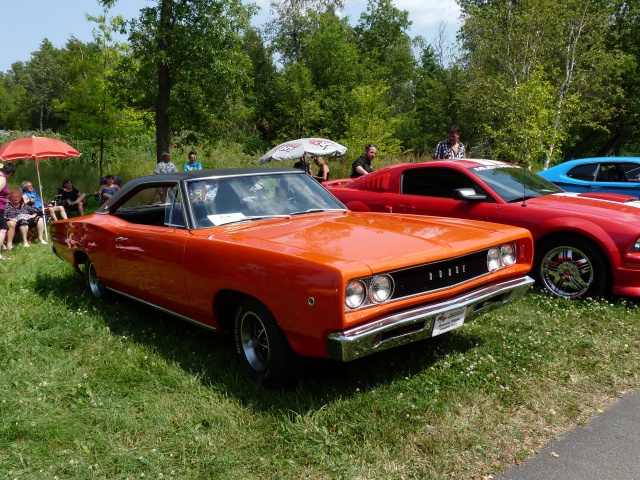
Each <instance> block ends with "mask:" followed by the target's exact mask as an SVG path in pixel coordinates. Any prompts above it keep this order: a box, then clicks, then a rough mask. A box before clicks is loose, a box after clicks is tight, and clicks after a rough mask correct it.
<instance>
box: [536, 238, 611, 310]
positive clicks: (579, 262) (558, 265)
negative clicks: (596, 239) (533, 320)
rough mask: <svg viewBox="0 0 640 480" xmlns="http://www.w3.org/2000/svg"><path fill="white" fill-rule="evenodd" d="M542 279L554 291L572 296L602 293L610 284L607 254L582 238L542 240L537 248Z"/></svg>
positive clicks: (572, 297) (589, 295)
mask: <svg viewBox="0 0 640 480" xmlns="http://www.w3.org/2000/svg"><path fill="white" fill-rule="evenodd" d="M536 256H537V257H538V258H539V260H538V261H537V262H535V265H537V269H538V275H537V276H538V280H539V281H540V284H541V286H542V287H543V288H545V289H547V290H548V291H549V292H550V293H551V294H553V295H556V296H558V297H562V298H566V299H569V300H573V299H577V298H586V297H594V298H595V297H598V296H600V295H603V294H604V293H605V290H606V288H607V286H608V284H609V276H610V273H609V268H608V266H607V257H606V256H605V254H604V253H603V252H601V251H600V250H599V249H598V248H597V247H596V246H594V245H592V244H591V243H590V242H588V241H587V240H584V239H581V238H575V239H569V238H559V239H556V240H551V241H547V242H545V243H543V244H541V245H540V246H539V247H538V249H537V252H536Z"/></svg>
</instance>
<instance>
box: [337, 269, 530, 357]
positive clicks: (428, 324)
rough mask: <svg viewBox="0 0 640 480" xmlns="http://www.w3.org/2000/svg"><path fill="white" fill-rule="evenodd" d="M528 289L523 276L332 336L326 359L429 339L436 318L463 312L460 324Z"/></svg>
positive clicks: (514, 297) (526, 280)
mask: <svg viewBox="0 0 640 480" xmlns="http://www.w3.org/2000/svg"><path fill="white" fill-rule="evenodd" d="M531 285H533V279H532V278H530V277H528V276H525V277H522V278H517V279H515V280H509V281H507V282H502V283H499V284H496V285H491V286H489V287H484V288H480V289H478V290H474V291H473V292H469V293H466V294H464V295H460V296H459V297H456V298H451V299H449V300H446V301H443V302H439V303H434V304H430V305H427V306H424V307H420V308H416V309H414V310H408V311H406V312H401V313H397V314H395V315H391V316H389V317H385V318H381V319H378V320H375V321H373V322H371V323H367V324H365V325H358V326H357V327H354V328H351V329H349V330H345V331H343V332H336V333H332V334H331V335H329V338H328V341H327V346H328V349H329V355H330V356H331V358H333V359H334V360H341V361H343V362H348V361H351V360H355V359H357V358H362V357H365V356H367V355H371V354H372V353H376V352H379V351H382V350H387V349H389V348H393V347H397V346H399V345H405V344H407V343H412V342H416V341H418V340H422V339H424V338H429V337H431V336H433V335H432V332H433V325H434V322H435V319H436V317H437V316H438V315H442V314H445V315H446V314H447V313H451V312H455V311H456V310H461V309H462V308H464V309H465V313H464V323H467V322H469V321H470V320H472V319H474V318H475V317H477V316H478V315H480V314H482V313H485V312H489V311H491V310H493V309H495V308H498V307H501V306H502V305H505V304H507V303H511V302H514V301H516V300H518V299H520V298H521V297H522V296H523V295H524V294H525V293H526V292H527V290H529V288H530V287H531Z"/></svg>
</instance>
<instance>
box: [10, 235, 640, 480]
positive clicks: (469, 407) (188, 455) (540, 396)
mask: <svg viewBox="0 0 640 480" xmlns="http://www.w3.org/2000/svg"><path fill="white" fill-rule="evenodd" d="M10 256H11V257H12V260H10V261H6V262H0V287H1V288H2V291H3V292H4V294H3V295H2V297H1V298H0V305H1V308H2V311H3V312H4V314H3V315H2V319H1V320H0V332H1V334H0V365H2V368H1V369H0V476H2V478H8V479H14V478H18V479H55V478H59V479H69V478H73V479H85V478H86V479H95V478H100V479H139V478H164V479H168V478H174V479H202V478H216V479H285V478H308V479H336V478H344V479H373V478H376V479H387V478H389V479H399V478H433V479H445V478H480V477H481V476H486V475H489V474H492V473H495V472H498V471H500V470H501V469H503V468H505V467H507V466H508V465H510V464H512V463H513V462H515V461H516V460H522V459H525V458H526V457H528V456H529V455H531V454H532V452H534V451H535V450H536V449H538V448H539V447H540V446H541V445H543V444H544V443H546V442H547V441H548V440H549V439H550V438H551V437H553V436H555V435H557V434H558V433H559V432H562V431H565V430H566V429H568V428H570V427H572V426H574V425H576V424H581V423H584V422H585V421H586V420H587V419H589V418H590V417H592V416H593V415H594V414H596V413H597V411H598V409H601V408H602V407H603V406H604V405H606V404H607V403H609V402H611V401H612V400H614V399H615V398H617V397H619V396H620V395H621V394H622V393H623V392H625V391H628V390H631V389H637V388H639V387H640V379H639V377H638V370H637V366H638V364H639V362H640V328H639V324H640V312H638V309H637V308H636V306H635V305H634V304H632V303H629V302H625V301H616V302H614V303H610V302H606V301H589V302H575V303H571V302H566V301H560V300H556V299H551V298H549V297H548V296H546V295H543V294H541V293H535V292H534V293H532V294H529V295H528V296H527V297H525V298H524V299H523V300H521V301H520V302H518V303H516V304H514V305H512V306H509V307H506V308H503V309H501V310H497V311H495V312H493V313H491V314H488V315H485V316H483V317H481V318H480V319H478V320H476V321H475V322H474V323H471V324H468V325H465V326H464V327H463V328H461V329H458V330H456V331H454V332H452V333H450V334H446V335H443V336H442V337H438V338H435V339H431V340H428V341H425V342H421V343H417V344H414V345H410V346H407V347H403V348H398V349H395V350H391V351H387V352H383V353H381V354H379V355H376V356H371V357H368V358H365V359H362V360H359V361H356V362H352V363H348V364H338V363H333V362H329V361H324V360H312V361H310V362H309V364H308V368H307V373H306V376H305V378H304V379H303V381H302V382H301V383H300V385H299V386H298V387H297V388H296V389H295V390H292V391H268V390H264V389H262V388H259V387H258V386H256V384H254V383H253V382H252V381H250V380H249V379H248V378H247V377H246V376H245V375H244V373H243V371H242V370H241V368H240V366H239V362H237V360H236V357H235V352H234V350H233V347H232V345H231V342H230V341H229V340H228V339H226V338H222V337H218V336H216V335H215V334H213V333H210V332H208V331H206V330H203V329H199V328H198V327H196V326H193V325H191V324H188V323H186V322H183V321H180V320H178V319H175V318H173V317H170V316H167V315H164V314H161V313H158V312H157V311H155V310H153V309H151V308H148V307H145V306H142V305H139V304H137V303H135V302H132V301H129V300H126V299H123V298H120V297H116V298H115V299H114V300H113V301H112V302H109V303H103V302H96V301H94V300H93V299H92V298H91V297H90V296H89V294H88V293H86V291H85V289H84V286H83V283H82V279H81V278H80V277H79V276H78V275H77V274H76V273H74V272H73V271H72V269H71V268H70V267H68V266H67V265H66V264H65V263H63V262H62V261H61V260H59V259H58V258H57V257H55V256H54V255H53V254H52V253H51V251H50V249H49V248H48V247H47V246H39V245H34V246H32V247H31V248H30V249H28V250H27V249H24V248H22V247H20V246H18V247H16V250H15V251H14V252H11V254H10Z"/></svg>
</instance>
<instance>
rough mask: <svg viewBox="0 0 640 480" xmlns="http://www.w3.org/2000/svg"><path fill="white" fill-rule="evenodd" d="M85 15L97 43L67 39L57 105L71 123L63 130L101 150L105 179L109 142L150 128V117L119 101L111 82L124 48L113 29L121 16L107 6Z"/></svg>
mask: <svg viewBox="0 0 640 480" xmlns="http://www.w3.org/2000/svg"><path fill="white" fill-rule="evenodd" d="M87 19H88V20H89V21H92V22H95V23H96V24H97V26H98V30H97V31H94V41H93V42H92V43H89V44H84V43H82V42H81V41H79V40H77V39H73V38H72V39H71V40H69V42H68V43H67V45H66V49H65V52H64V54H63V55H62V58H63V72H64V74H65V78H66V83H67V85H68V87H67V90H66V92H65V94H64V95H63V97H62V98H61V99H59V100H57V101H56V102H55V103H54V104H55V106H56V109H57V110H58V111H59V112H60V116H61V117H63V118H64V119H66V121H67V123H66V125H65V126H64V128H62V130H63V131H65V132H66V133H69V134H71V135H73V136H74V137H75V138H80V139H83V140H85V141H87V142H88V143H89V145H92V146H94V147H96V148H97V149H98V153H99V160H98V166H99V172H100V176H101V177H102V176H103V175H104V172H103V167H104V160H105V149H106V145H107V144H114V143H119V141H121V140H122V139H125V138H127V137H129V136H132V135H135V134H140V133H143V132H145V131H147V130H148V128H147V124H148V123H149V119H148V118H147V117H146V115H145V112H144V111H136V110H134V109H132V108H130V107H127V106H121V105H119V104H118V101H117V95H116V94H115V92H114V85H113V84H112V82H111V78H112V76H113V75H114V72H115V70H116V69H117V67H118V64H119V62H120V61H121V60H122V58H123V55H124V54H125V52H126V48H125V46H124V45H122V44H120V43H117V42H113V39H112V33H113V32H115V31H117V30H118V29H119V28H120V26H121V25H122V22H123V20H122V18H121V17H115V18H113V19H111V20H110V21H109V22H108V21H107V11H106V10H105V12H104V14H103V15H101V16H98V17H92V16H90V15H87Z"/></svg>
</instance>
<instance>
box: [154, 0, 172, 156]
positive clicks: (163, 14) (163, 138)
mask: <svg viewBox="0 0 640 480" xmlns="http://www.w3.org/2000/svg"><path fill="white" fill-rule="evenodd" d="M172 13H173V0H162V5H161V6H160V35H159V38H158V49H159V51H160V52H161V53H160V55H159V58H160V60H159V61H158V99H157V101H156V161H157V162H158V163H160V162H161V161H162V152H168V151H169V147H170V141H169V103H170V99H171V70H170V68H169V64H168V63H167V62H168V58H169V57H170V55H169V54H168V52H169V48H170V46H171V34H172V30H173V19H172Z"/></svg>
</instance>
